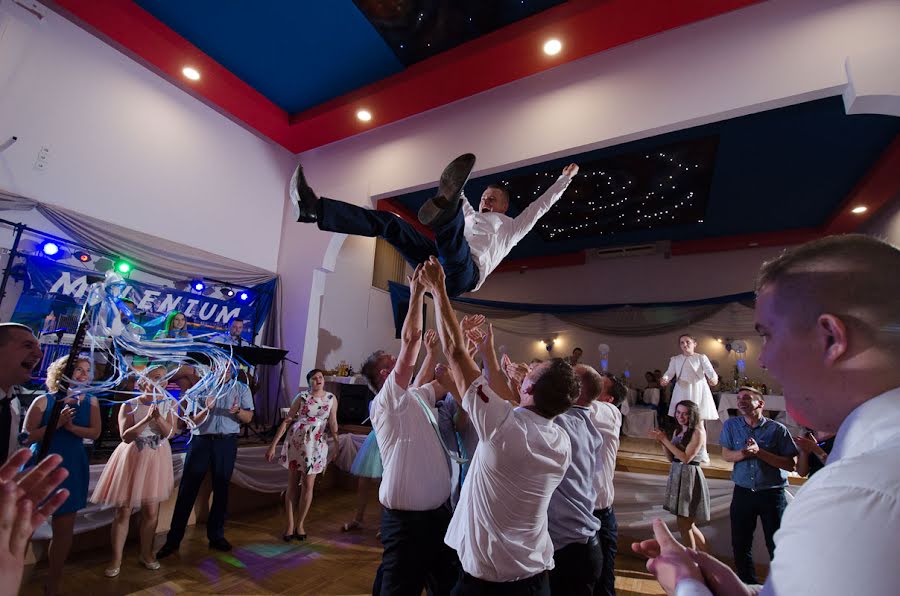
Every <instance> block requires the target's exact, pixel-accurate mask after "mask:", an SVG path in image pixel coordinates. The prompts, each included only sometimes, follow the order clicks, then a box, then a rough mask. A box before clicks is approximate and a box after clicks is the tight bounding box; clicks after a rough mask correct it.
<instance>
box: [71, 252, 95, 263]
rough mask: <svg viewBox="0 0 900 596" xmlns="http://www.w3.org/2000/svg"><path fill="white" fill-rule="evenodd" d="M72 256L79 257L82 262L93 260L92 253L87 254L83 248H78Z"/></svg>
mask: <svg viewBox="0 0 900 596" xmlns="http://www.w3.org/2000/svg"><path fill="white" fill-rule="evenodd" d="M72 256H73V257H75V258H76V259H78V260H79V261H81V262H82V263H90V262H91V255H89V254H87V253H86V252H84V251H83V250H76V251H75V252H74V253H72Z"/></svg>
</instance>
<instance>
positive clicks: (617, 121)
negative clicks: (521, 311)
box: [279, 0, 900, 366]
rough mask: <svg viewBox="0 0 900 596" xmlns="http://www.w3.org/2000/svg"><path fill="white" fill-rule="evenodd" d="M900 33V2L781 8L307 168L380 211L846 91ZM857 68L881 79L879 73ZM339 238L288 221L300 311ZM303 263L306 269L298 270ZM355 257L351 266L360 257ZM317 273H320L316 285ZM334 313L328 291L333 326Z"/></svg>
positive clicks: (461, 105) (640, 49) (505, 90)
mask: <svg viewBox="0 0 900 596" xmlns="http://www.w3.org/2000/svg"><path fill="white" fill-rule="evenodd" d="M898 30H900V4H898V3H897V2H892V1H890V0H867V1H853V2H850V1H846V0H844V1H840V0H770V1H768V2H764V3H761V4H758V5H754V6H751V7H748V8H745V9H742V10H739V11H735V12H732V13H728V14H726V15H722V16H720V17H716V18H714V19H709V20H706V21H703V22H699V23H695V24H693V25H690V26H687V27H682V28H680V29H677V30H674V31H669V32H666V33H663V34H660V35H656V36H653V37H651V38H647V39H644V40H640V41H637V42H634V43H631V44H628V45H626V46H623V47H620V48H616V49H613V50H610V51H608V52H604V53H601V54H598V55H595V56H591V57H588V58H585V59H583V60H579V61H577V62H574V63H570V64H566V65H563V66H560V67H558V68H556V69H553V70H551V71H548V72H544V73H541V74H539V75H536V76H533V77H530V78H528V79H524V80H521V81H517V82H515V83H512V84H509V85H505V86H503V87H500V88H497V89H494V90H491V91H488V92H485V93H482V94H479V95H477V96H474V97H471V98H468V99H466V100H463V101H459V102H456V103H453V104H451V105H448V106H445V107H442V108H440V109H436V110H432V111H430V112H427V113H425V114H421V115H418V116H416V117H413V118H409V119H407V120H405V121H402V122H398V123H395V124H392V125H389V126H385V127H382V128H379V129H376V130H373V131H370V132H368V133H365V134H363V135H359V136H357V137H354V138H351V139H347V140H344V141H341V142H339V143H334V144H332V145H329V146H326V147H322V148H319V149H315V150H312V151H309V152H307V153H304V154H303V155H302V156H301V158H302V159H303V162H304V164H305V168H306V171H307V172H308V175H309V178H310V181H311V184H312V185H313V187H314V188H316V189H317V190H318V191H319V192H320V193H321V194H324V195H325V196H331V197H335V198H340V199H343V200H346V201H350V202H354V203H357V204H366V205H368V204H371V200H372V199H373V198H380V197H383V196H386V195H391V194H396V193H400V192H404V191H409V190H413V189H421V188H425V187H428V186H431V185H433V184H434V181H435V180H436V178H437V176H438V174H439V172H440V171H441V169H442V167H443V165H444V164H445V163H446V162H447V161H448V160H449V159H450V158H452V157H454V156H455V155H458V154H460V153H463V152H467V151H474V152H475V153H476V154H477V155H478V164H477V165H476V172H475V175H481V174H486V173H489V172H491V171H497V170H500V169H506V168H509V167H514V166H518V165H523V164H526V163H532V162H537V161H542V160H545V159H549V158H552V157H558V156H563V155H567V154H573V153H578V152H581V151H584V150H588V149H593V148H597V147H602V146H611V145H616V144H619V143H622V142H626V141H629V140H633V139H636V138H642V137H647V136H652V135H655V134H660V133H663V132H667V131H671V130H676V129H681V128H685V127H689V126H694V125H699V124H702V123H707V122H712V121H716V120H721V119H724V118H729V117H732V116H736V115H742V114H748V113H753V112H757V111H761V110H765V109H770V108H775V107H780V106H784V105H790V104H794V103H799V102H802V101H808V100H812V99H816V98H821V97H826V96H831V95H836V94H838V93H841V92H842V90H843V89H844V88H845V87H846V86H847V84H848V79H847V76H848V75H847V68H846V64H847V62H848V60H849V61H850V63H854V61H856V63H857V64H859V63H862V64H864V65H867V64H866V63H865V60H867V59H872V56H876V57H879V58H880V60H876V61H875V62H877V64H876V65H875V66H876V67H879V66H880V67H881V68H885V67H886V66H885V63H887V64H889V65H893V64H896V59H895V60H894V61H893V62H892V61H890V60H884V59H883V57H884V56H895V57H896V56H900V51H897V46H898V43H900V41H898V38H897V35H896V32H897V31H898ZM851 70H852V69H851ZM858 70H860V71H864V72H866V73H867V76H868V77H872V76H874V75H873V74H872V69H870V68H861V69H858ZM876 74H877V73H876ZM376 118H377V109H376ZM298 228H302V229H298ZM328 238H330V235H329V234H326V233H322V232H318V231H317V230H315V229H314V228H313V227H312V226H306V227H305V228H304V227H303V226H300V224H295V223H291V222H287V221H286V223H285V226H284V228H283V232H282V245H281V257H280V261H279V272H280V273H282V276H283V280H284V284H285V285H284V287H285V291H286V295H287V296H290V297H291V300H292V302H293V304H294V305H295V306H296V307H297V309H298V311H299V310H300V309H303V308H304V307H305V306H307V305H308V304H309V298H307V297H308V296H314V300H315V301H318V299H319V298H318V297H319V295H320V292H330V291H331V290H330V289H329V288H330V286H329V284H333V283H336V282H334V280H335V279H336V278H337V277H340V276H341V270H340V267H338V268H337V269H336V270H335V272H334V273H330V271H332V267H325V266H323V262H324V257H325V253H326V250H327V248H328V242H329V241H328ZM301 255H302V257H301ZM300 258H302V259H303V260H304V264H305V266H303V267H299V266H297V265H298V262H299V259H300ZM360 258H364V255H362V254H361V255H360ZM346 260H347V261H352V260H353V259H352V257H351V256H349V255H348V256H347V257H346ZM314 268H319V269H320V271H319V273H320V275H319V277H318V279H319V282H320V283H319V285H318V286H315V287H314V283H313V278H314V276H313V269H314ZM726 269H727V268H726ZM718 273H721V272H718ZM529 275H531V274H529ZM526 277H527V276H526ZM533 280H534V278H529V279H528V280H527V283H525V282H524V281H523V285H521V287H520V286H516V288H517V290H516V291H517V292H519V291H520V290H522V291H524V289H525V288H527V289H528V290H529V291H530V290H531V289H532V288H533V287H534V285H533V283H532V281H533ZM489 283H490V282H489ZM723 285H724V284H723ZM323 286H324V287H323ZM624 287H628V288H633V287H636V286H635V285H633V284H628V285H627V286H624ZM486 289H487V288H486ZM483 292H484V291H483ZM482 295H485V296H486V295H487V293H486V292H485V293H484V294H482ZM517 295H519V297H520V299H524V298H523V294H517ZM366 296H367V294H366V293H364V292H361V293H360V294H359V296H358V298H359V302H357V303H356V306H357V308H358V309H363V308H365V307H366ZM524 296H525V297H527V296H529V294H524ZM670 297H671V298H673V299H677V298H678V297H677V296H670ZM633 299H637V298H633ZM333 302H334V300H331V299H330V296H329V295H328V294H326V298H325V300H324V302H323V305H324V306H323V308H324V311H323V312H324V315H325V316H327V317H330V316H331V315H330V314H329V312H328V308H329V304H331V303H333ZM301 312H306V311H301ZM301 312H297V313H295V314H294V316H293V319H292V321H291V325H290V327H289V330H288V335H287V338H286V341H287V344H288V347H290V348H291V350H292V351H293V352H294V353H295V354H297V353H299V352H303V351H304V349H305V350H306V353H305V354H304V362H305V364H306V363H312V362H314V360H315V357H314V356H313V354H315V353H316V343H315V342H316V335H315V334H310V333H307V326H308V325H309V326H312V327H314V328H317V327H318V325H319V312H318V309H314V310H313V311H310V312H309V315H310V316H309V317H308V319H307V318H304V317H303V316H302V314H301ZM370 316H371V314H370ZM329 320H331V321H333V320H335V319H334V318H331V319H329ZM330 325H331V323H330ZM329 332H330V333H332V334H335V335H339V336H340V337H341V340H342V342H343V344H342V345H343V346H344V347H345V348H344V349H347V350H348V353H359V352H361V350H360V349H357V348H354V347H351V346H355V345H356V342H361V343H364V344H367V345H368V344H370V343H371V342H370V340H369V339H368V338H367V337H366V335H365V333H360V331H359V329H358V328H354V329H350V328H346V329H344V330H338V329H337V328H336V327H334V326H332V327H331V328H330V329H329ZM304 344H305V345H304ZM653 360H654V361H657V360H658V359H657V358H656V357H654V358H653ZM662 364H665V362H663V363H662ZM657 366H659V365H657Z"/></svg>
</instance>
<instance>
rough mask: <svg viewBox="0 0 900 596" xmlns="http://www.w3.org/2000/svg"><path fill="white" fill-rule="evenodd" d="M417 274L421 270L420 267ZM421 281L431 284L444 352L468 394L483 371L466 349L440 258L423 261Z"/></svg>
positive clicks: (458, 385) (458, 381)
mask: <svg viewBox="0 0 900 596" xmlns="http://www.w3.org/2000/svg"><path fill="white" fill-rule="evenodd" d="M416 273H417V274H418V273H420V272H419V270H418V269H417V270H416ZM421 283H422V284H423V285H425V286H427V287H428V290H429V291H430V292H431V295H432V297H433V298H434V302H435V311H436V312H435V317H436V319H437V328H438V334H439V335H440V337H441V344H442V345H443V348H444V354H446V356H447V358H448V359H449V360H450V370H451V373H452V374H453V379H454V381H455V382H456V386H457V388H458V389H459V393H460V394H465V393H466V391H467V390H468V389H469V385H471V384H472V382H473V381H475V379H477V378H478V377H480V376H481V371H480V370H479V369H478V365H477V364H475V361H474V360H473V359H472V357H471V356H470V355H469V352H468V351H467V350H466V340H465V337H463V331H462V329H461V328H460V326H459V322H458V321H457V320H456V313H454V312H453V307H452V306H451V304H450V297H449V296H448V295H447V286H446V280H445V277H444V269H443V267H441V264H440V263H439V262H438V260H437V258H435V257H431V258H430V259H429V260H428V261H427V262H426V263H423V265H422V270H421Z"/></svg>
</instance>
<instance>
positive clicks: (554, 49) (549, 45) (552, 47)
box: [544, 39, 562, 56]
mask: <svg viewBox="0 0 900 596" xmlns="http://www.w3.org/2000/svg"><path fill="white" fill-rule="evenodd" d="M560 50H562V42H561V41H559V40H558V39H548V40H547V41H546V42H545V43H544V53H545V54H547V55H548V56H555V55H557V54H559V52H560Z"/></svg>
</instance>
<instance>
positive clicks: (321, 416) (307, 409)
mask: <svg viewBox="0 0 900 596" xmlns="http://www.w3.org/2000/svg"><path fill="white" fill-rule="evenodd" d="M297 399H299V400H302V401H301V403H300V410H299V411H298V412H297V421H296V422H294V424H292V425H291V428H290V429H289V430H288V438H287V440H286V441H285V442H284V445H283V446H282V448H281V457H280V458H279V461H280V462H281V465H282V466H284V467H285V468H287V469H289V470H299V471H301V472H303V473H305V474H320V473H322V472H323V471H325V464H326V463H327V462H328V444H327V443H326V442H325V431H326V429H327V428H328V418H329V417H330V416H331V408H332V407H333V406H334V403H335V399H334V395H332V394H331V393H327V392H326V393H325V395H324V396H322V397H319V398H316V397H313V396H312V395H311V394H310V393H309V392H307V391H304V392H302V393H301V394H300V395H298V396H297Z"/></svg>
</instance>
